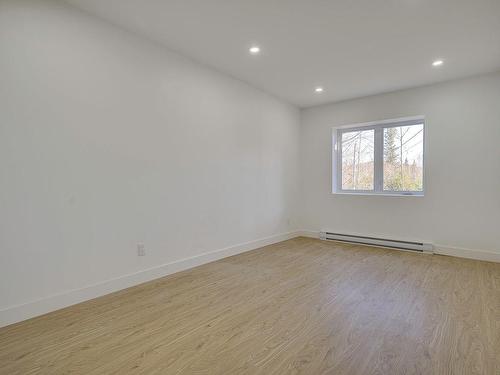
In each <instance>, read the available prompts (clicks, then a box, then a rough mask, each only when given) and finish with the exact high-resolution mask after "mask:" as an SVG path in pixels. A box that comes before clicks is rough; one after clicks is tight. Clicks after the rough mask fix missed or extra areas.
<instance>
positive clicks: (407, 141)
mask: <svg viewBox="0 0 500 375" xmlns="http://www.w3.org/2000/svg"><path fill="white" fill-rule="evenodd" d="M423 155H424V125H423V124H419V125H411V126H398V127H393V128H384V190H389V191H422V184H423Z"/></svg>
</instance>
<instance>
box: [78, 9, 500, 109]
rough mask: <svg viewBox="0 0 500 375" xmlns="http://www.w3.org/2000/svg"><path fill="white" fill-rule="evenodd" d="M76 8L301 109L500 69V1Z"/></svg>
mask: <svg viewBox="0 0 500 375" xmlns="http://www.w3.org/2000/svg"><path fill="white" fill-rule="evenodd" d="M68 2H70V3H72V4H74V5H76V6H78V7H80V8H83V9H85V10H87V11H88V12H90V13H93V14H96V15H98V16H100V17H101V18H104V19H107V20H109V21H111V22H113V23H115V24H118V25H121V26H122V27H124V28H126V29H129V30H131V31H134V32H136V33H139V34H142V35H144V36H146V37H148V38H151V39H154V40H156V41H159V42H161V43H163V44H164V45H165V46H167V47H169V48H171V49H173V50H175V51H177V52H180V53H182V54H184V55H187V56H189V57H191V58H193V59H195V60H197V61H199V62H202V63H204V64H207V65H210V66H212V67H214V68H216V69H218V70H220V71H222V72H225V73H228V74H230V75H232V76H234V77H236V78H239V79H241V80H243V81H246V82H248V83H250V84H252V85H254V86H256V87H259V88H261V89H263V90H265V91H267V92H269V93H272V94H274V95H276V96H278V97H280V98H283V99H285V100H287V101H289V102H291V103H293V104H296V105H298V106H300V107H307V106H311V105H316V104H320V103H325V102H331V101H339V100H344V99H348V98H354V97H360V96H366V95H371V94H376V93H381V92H388V91H393V90H397V89H401V88H407V87H413V86H419V85H424V84H428V83H434V82H439V81H444V80H449V79H453V78H458V77H464V76H469V75H474V74H478V73H483V72H489V71H495V70H500V0H68ZM254 43H256V44H258V45H259V46H261V48H262V53H261V54H260V55H259V56H250V55H249V54H248V48H249V47H250V46H251V45H252V44H254ZM437 58H443V59H444V60H445V64H444V65H443V66H442V67H440V68H433V67H432V66H431V63H432V61H433V60H435V59H437ZM317 85H321V86H323V87H324V88H325V91H324V92H323V93H321V94H317V93H315V92H314V87H315V86H317Z"/></svg>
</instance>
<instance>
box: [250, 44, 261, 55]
mask: <svg viewBox="0 0 500 375" xmlns="http://www.w3.org/2000/svg"><path fill="white" fill-rule="evenodd" d="M248 51H249V52H250V53H251V54H252V55H257V54H258V53H259V52H260V47H258V46H252V47H250V49H249V50H248Z"/></svg>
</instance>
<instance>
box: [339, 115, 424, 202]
mask: <svg viewBox="0 0 500 375" xmlns="http://www.w3.org/2000/svg"><path fill="white" fill-rule="evenodd" d="M419 124H423V155H422V190H421V191H394V190H384V162H383V161H384V129H385V128H393V127H399V126H411V125H419ZM425 128H426V125H425V117H424V116H413V117H404V118H399V119H390V120H381V121H373V122H366V123H361V124H351V125H343V126H337V127H334V128H333V130H332V193H333V194H349V195H388V196H417V197H423V196H424V193H425V155H426V147H425V139H426V135H425V134H426V131H425ZM359 130H374V170H373V190H349V189H342V141H341V140H342V134H343V133H347V132H352V131H359Z"/></svg>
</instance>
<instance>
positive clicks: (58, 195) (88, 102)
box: [0, 0, 300, 310]
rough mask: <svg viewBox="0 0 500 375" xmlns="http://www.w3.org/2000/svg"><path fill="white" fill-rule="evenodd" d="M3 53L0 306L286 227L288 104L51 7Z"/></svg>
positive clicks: (14, 9)
mask: <svg viewBox="0 0 500 375" xmlns="http://www.w3.org/2000/svg"><path fill="white" fill-rule="evenodd" d="M0 56H1V57H0V250H1V251H0V310H2V309H3V310H5V309H8V308H9V307H12V306H16V305H22V304H26V303H30V302H32V301H34V300H39V299H42V300H43V299H44V298H47V297H49V296H52V295H55V294H59V293H65V292H67V291H70V290H73V289H79V288H83V287H87V286H89V285H93V284H98V283H101V282H103V281H105V280H109V279H113V278H118V277H121V276H124V275H127V274H131V273H135V272H140V271H141V270H147V269H150V268H152V267H156V266H158V265H163V264H166V263H169V262H175V261H176V260H179V259H184V258H190V257H194V256H197V255H200V254H202V253H205V252H208V251H212V250H217V249H223V248H226V247H229V246H233V245H238V244H242V243H243V244H244V243H246V242H249V241H254V240H259V239H262V238H268V237H270V236H274V235H276V234H281V233H287V232H290V231H293V230H294V229H296V223H295V222H294V220H295V217H296V214H297V212H296V207H297V204H296V202H297V201H298V193H299V181H298V170H299V160H298V135H299V117H300V115H299V110H298V109H297V108H295V107H293V106H291V105H289V104H286V103H284V102H282V101H280V100H278V99H276V98H274V97H272V96H269V95H267V94H265V93H263V92H261V91H259V90H257V89H254V88H252V87H250V86H248V85H246V84H244V83H242V82H240V81H238V80H235V79H232V78H229V77H227V76H225V75H223V74H220V73H218V72H215V71H213V70H210V69H208V68H205V67H203V66H201V65H198V64H196V63H194V62H192V61H190V60H187V59H185V58H183V57H180V56H178V55H176V54H174V53H170V52H168V51H167V50H165V49H164V48H163V47H161V46H159V45H156V44H154V43H153V42H149V41H147V40H145V39H141V38H140V37H137V36H134V35H133V34H130V33H128V32H126V31H123V30H121V29H119V28H115V27H114V26H112V25H110V24H107V23H105V22H102V21H100V20H98V19H97V18H94V17H93V16H88V15H86V14H85V13H83V12H81V11H79V10H76V9H73V8H72V7H70V6H68V5H64V3H61V2H50V1H45V0H44V1H41V0H36V1H19V0H16V1H2V2H0ZM137 242H143V243H144V244H145V248H146V254H147V255H146V256H145V257H138V256H137V252H136V244H137ZM257 243H261V242H257Z"/></svg>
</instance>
